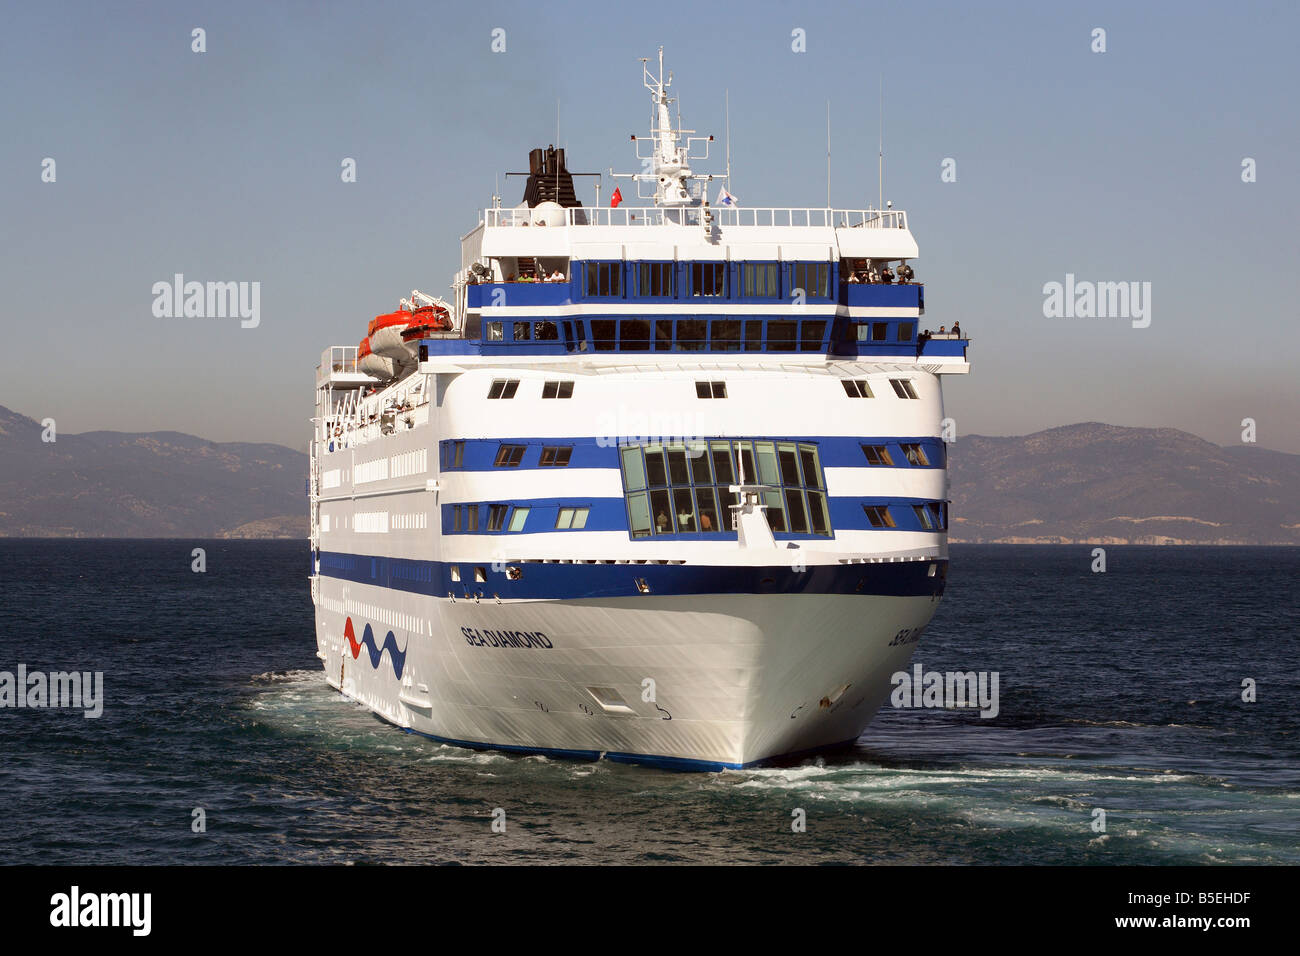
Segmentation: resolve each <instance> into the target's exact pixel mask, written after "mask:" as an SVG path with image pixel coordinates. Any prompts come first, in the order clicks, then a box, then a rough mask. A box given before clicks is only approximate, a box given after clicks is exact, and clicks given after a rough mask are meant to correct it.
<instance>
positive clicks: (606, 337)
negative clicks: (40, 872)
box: [591, 319, 618, 352]
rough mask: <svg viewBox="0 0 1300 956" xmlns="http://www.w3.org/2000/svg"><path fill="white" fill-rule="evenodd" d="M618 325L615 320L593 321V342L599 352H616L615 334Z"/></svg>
mask: <svg viewBox="0 0 1300 956" xmlns="http://www.w3.org/2000/svg"><path fill="white" fill-rule="evenodd" d="M617 328H618V323H617V322H615V321H614V320H613V319H592V320H591V341H592V344H593V345H595V346H596V351H598V352H612V351H614V332H615V330H616V329H617Z"/></svg>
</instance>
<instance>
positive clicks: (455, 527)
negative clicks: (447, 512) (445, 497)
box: [451, 505, 461, 532]
mask: <svg viewBox="0 0 1300 956" xmlns="http://www.w3.org/2000/svg"><path fill="white" fill-rule="evenodd" d="M460 518H461V507H460V505H452V506H451V530H452V531H453V532H456V531H459V530H460Z"/></svg>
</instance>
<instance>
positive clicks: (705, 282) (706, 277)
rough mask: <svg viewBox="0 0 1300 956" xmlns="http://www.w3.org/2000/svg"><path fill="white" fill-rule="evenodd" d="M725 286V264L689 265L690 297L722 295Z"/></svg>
mask: <svg viewBox="0 0 1300 956" xmlns="http://www.w3.org/2000/svg"><path fill="white" fill-rule="evenodd" d="M726 284H727V264H726V263H725V262H692V263H691V295H724V294H725V293H726Z"/></svg>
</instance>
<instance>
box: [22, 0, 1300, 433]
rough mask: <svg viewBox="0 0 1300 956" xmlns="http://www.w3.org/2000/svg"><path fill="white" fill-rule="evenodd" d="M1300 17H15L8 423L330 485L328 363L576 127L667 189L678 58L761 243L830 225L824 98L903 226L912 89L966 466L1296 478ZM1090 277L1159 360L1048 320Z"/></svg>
mask: <svg viewBox="0 0 1300 956" xmlns="http://www.w3.org/2000/svg"><path fill="white" fill-rule="evenodd" d="M1297 9H1298V8H1297V5H1296V4H1294V3H1291V2H1283V3H1272V4H1263V3H1260V4H1241V3H1233V4H1226V3H1225V4H1213V5H1209V4H1184V3H1179V4H1173V3H1170V4H1131V3H1116V4H1109V3H1087V4H1078V5H1074V7H1073V9H1067V8H1065V7H1064V5H1061V4H1048V3H1041V2H1031V3H1025V4H994V3H989V4H952V5H947V4H943V5H940V4H929V3H917V2H909V3H906V4H892V3H891V4H866V3H858V4H829V3H827V4H821V3H806V4H792V3H754V2H746V3H739V4H734V5H722V4H689V5H684V6H681V7H676V8H663V10H662V11H661V10H660V8H657V7H656V6H654V5H647V4H635V5H633V4H594V5H593V4H590V3H582V4H576V3H575V4H571V5H570V4H565V3H557V2H551V3H542V4H538V3H528V4H494V3H480V4H469V3H454V4H446V5H444V4H438V3H410V4H396V3H394V4H383V3H347V4H336V5H335V4H322V3H302V4H298V3H294V4H286V3H279V4H265V5H264V4H260V3H258V4H235V3H222V4H184V3H156V4H143V3H141V4H125V3H114V4H100V3H95V4H91V3H81V4H24V5H22V6H21V7H20V6H19V5H15V4H11V5H8V7H7V8H6V10H5V12H4V13H3V14H2V15H0V80H2V83H0V88H2V89H3V92H4V96H3V98H2V99H0V242H2V248H3V256H0V278H2V279H3V290H4V299H3V304H2V305H0V316H3V324H4V331H5V343H4V349H3V356H4V357H3V366H0V371H3V377H2V378H0V404H3V405H6V406H9V407H10V408H13V409H15V410H16V411H19V412H22V413H24V414H26V415H30V416H32V417H34V418H38V419H40V418H44V417H47V416H51V417H54V418H55V419H56V421H57V422H58V426H59V429H60V431H62V432H65V433H68V432H79V431H86V430H91V429H101V428H107V429H117V430H124V431H145V430H155V429H175V430H179V431H187V432H192V433H195V434H198V435H202V436H204V437H207V438H211V439H215V440H223V441H224V440H247V441H275V442H281V443H284V444H287V445H291V446H293V447H296V448H302V447H304V446H305V442H306V439H307V436H308V433H309V431H308V430H309V425H308V421H307V420H308V418H309V417H310V415H311V412H312V388H313V374H314V367H315V365H316V362H317V360H318V358H319V355H320V352H321V350H322V349H323V348H324V347H325V346H327V345H330V344H356V342H357V340H358V339H359V338H360V337H361V335H362V334H363V333H364V331H365V324H366V322H367V321H368V320H369V319H370V318H371V317H373V316H374V315H375V314H377V313H379V312H386V311H390V310H391V309H393V308H394V307H395V306H396V305H397V300H398V299H399V298H400V297H401V296H402V295H404V294H406V293H408V292H409V290H410V289H412V288H413V287H418V288H421V289H424V290H425V291H430V292H434V293H446V291H447V286H448V283H449V281H450V278H451V274H452V272H453V270H454V269H455V268H456V267H457V266H458V265H459V237H460V236H461V235H462V234H464V233H465V232H468V231H469V230H470V229H471V228H472V227H473V226H474V225H475V223H476V222H477V214H476V210H477V209H480V208H482V207H484V206H487V205H488V204H489V203H490V196H491V194H492V191H493V188H494V182H495V180H494V177H495V175H496V174H497V173H498V172H500V173H504V172H506V171H518V170H521V169H526V168H527V153H528V150H529V149H530V148H532V147H536V146H545V145H547V144H548V143H551V142H552V141H554V140H555V130H556V103H557V100H558V101H559V104H560V138H561V140H562V143H561V145H565V146H567V147H568V150H569V162H570V168H572V169H574V170H575V171H606V170H608V168H609V167H610V166H611V165H612V166H614V167H615V168H616V169H618V170H619V171H628V170H631V169H632V168H633V167H634V166H635V161H634V157H633V154H632V151H631V148H630V147H631V144H630V143H629V142H628V134H629V133H632V132H637V133H642V132H645V131H646V130H645V128H646V125H647V122H648V119H649V100H648V96H647V95H646V93H645V91H644V90H643V89H642V87H641V78H640V64H639V62H638V58H639V57H642V56H648V57H653V56H655V55H656V49H657V47H658V46H659V45H660V44H662V45H663V46H664V47H665V55H666V57H667V61H668V65H669V67H670V68H671V69H672V71H673V73H674V75H675V84H674V90H675V91H676V92H677V93H679V94H680V96H681V108H682V113H683V120H684V122H685V124H686V125H687V126H689V127H693V128H695V129H698V130H700V131H701V132H704V133H707V132H712V133H714V134H715V135H717V137H718V140H719V147H720V145H721V140H722V135H723V132H724V122H723V102H724V91H725V90H727V89H728V88H729V89H730V91H731V137H732V140H731V142H732V166H733V180H732V183H733V192H734V193H735V194H736V196H737V197H738V198H739V200H740V202H741V203H742V204H743V205H748V206H818V205H821V204H823V203H824V202H825V196H826V155H825V153H826V150H825V138H826V130H825V126H826V101H827V99H828V98H829V100H830V102H831V108H832V111H833V114H834V119H833V129H832V138H833V145H832V182H831V195H832V201H833V203H834V204H835V205H836V206H840V207H849V208H861V207H864V206H866V205H867V204H868V203H871V202H874V200H875V198H876V189H877V186H876V180H877V177H876V152H877V149H876V142H877V122H878V110H877V97H878V92H877V91H878V84H879V81H880V77H881V75H882V74H883V76H884V82H885V100H886V109H885V112H886V117H885V152H886V194H887V197H888V198H890V199H892V200H893V201H894V204H895V206H896V207H898V208H902V209H906V210H907V211H908V214H909V217H910V220H909V221H910V225H911V228H912V231H913V233H914V234H915V236H916V238H917V241H918V243H919V244H920V250H921V255H920V258H919V259H918V260H917V261H916V262H915V267H916V272H917V277H918V278H919V279H921V280H923V281H924V282H925V283H926V304H927V313H926V316H925V318H924V320H923V323H922V324H923V325H927V326H930V327H932V328H937V327H938V326H939V325H941V324H948V325H950V324H951V323H952V322H953V321H954V320H958V319H960V321H961V324H962V327H963V328H964V329H966V330H967V331H968V332H969V333H970V334H971V336H972V337H973V344H972V346H971V349H970V357H971V359H972V361H973V363H974V371H973V372H972V373H971V375H970V376H969V377H968V378H964V379H963V378H959V377H950V378H948V379H947V380H946V401H947V410H948V413H949V414H950V415H952V416H953V417H954V418H955V419H956V421H957V424H958V429H959V434H963V433H964V434H970V433H975V432H979V433H984V434H1023V433H1025V432H1029V431H1035V430H1038V429H1040V428H1045V427H1050V426H1054V425H1062V424H1068V423H1072V422H1078V421H1104V422H1110V423H1113V424H1123V425H1142V426H1174V427H1178V428H1183V429H1186V430H1188V431H1191V432H1194V433H1196V434H1198V435H1201V436H1203V437H1205V438H1208V439H1210V440H1212V441H1215V442H1218V443H1221V444H1228V443H1234V442H1237V441H1239V440H1240V433H1241V420H1242V419H1243V418H1246V417H1251V418H1254V419H1256V421H1257V422H1258V436H1259V443H1260V444H1261V445H1262V446H1265V447H1270V448H1276V449H1280V450H1284V451H1290V452H1300V397H1298V396H1300V390H1298V389H1297V387H1296V369H1297V358H1296V355H1297V347H1298V346H1300V331H1298V329H1297V326H1298V325H1300V313H1298V311H1297V305H1296V303H1297V302H1298V301H1300V289H1298V288H1297V285H1298V284H1300V280H1297V275H1298V274H1300V273H1298V271H1297V268H1296V256H1297V242H1296V235H1297V230H1298V229H1300V183H1298V181H1297V176H1298V175H1300V169H1298V168H1297V157H1300V124H1298V122H1297V115H1298V113H1297V108H1296V102H1295V97H1296V94H1297V90H1300V82H1297V81H1298V80H1300V67H1297V63H1298V62H1300V58H1298V57H1296V56H1295V53H1294V49H1293V46H1294V43H1295V39H1296V37H1297V36H1300V13H1297ZM195 27H202V28H203V29H204V30H206V43H207V52H205V53H201V54H199V53H194V52H192V51H191V43H192V40H191V30H192V29H193V28H195ZM495 28H502V29H504V30H505V31H506V32H505V40H506V52H504V53H493V52H492V51H491V43H492V31H493V30H494V29H495ZM796 28H797V29H802V30H804V31H806V46H807V50H806V52H802V53H797V52H793V51H792V48H791V47H792V43H793V42H794V41H793V40H792V36H791V33H792V31H793V30H795V29H796ZM1095 28H1102V29H1104V30H1105V31H1106V36H1105V42H1106V52H1104V53H1094V52H1092V49H1091V47H1092V45H1093V39H1092V32H1093V30H1094V29H1095ZM717 155H718V160H719V162H718V163H717V165H716V166H714V167H713V168H714V169H715V170H718V171H720V170H721V166H722V164H721V149H720V148H719V150H718V154H717ZM47 157H49V158H52V159H54V160H55V163H56V166H55V171H56V176H57V178H56V181H55V182H53V183H48V182H42V179H41V175H42V161H43V160H44V159H45V158H47ZM345 157H351V158H354V159H355V160H356V163H357V182H356V183H351V184H347V183H343V182H342V181H341V177H340V170H341V166H340V164H341V162H342V161H343V159H344V158H345ZM1246 157H1250V158H1252V159H1254V160H1255V163H1256V170H1257V180H1258V181H1257V182H1254V183H1243V182H1242V161H1243V159H1245V158H1246ZM946 158H951V159H953V160H955V170H956V181H955V182H942V181H941V176H940V174H941V171H942V163H943V161H944V160H945V159H946ZM697 171H701V169H700V168H697ZM502 182H503V183H504V182H505V181H504V179H503V180H502ZM588 182H589V181H587V180H582V181H580V185H579V191H580V197H581V198H582V199H583V200H584V201H585V202H590V201H591V198H592V195H593V193H592V189H591V187H590V185H588ZM609 191H610V185H609V181H608V179H607V180H606V183H605V186H604V188H603V190H602V195H603V196H605V197H606V198H607V197H608V195H609ZM504 193H505V198H506V202H507V203H514V202H517V201H518V199H519V196H520V195H521V194H522V180H517V179H512V180H510V184H509V185H508V186H507V187H506V188H505V190H504ZM177 272H180V273H184V274H185V276H186V277H187V279H197V280H200V281H208V280H214V281H258V282H260V283H261V324H260V326H259V327H257V328H255V329H243V328H240V323H239V321H238V319H210V318H205V319H197V318H192V319H184V318H176V319H169V318H156V317H154V315H153V313H152V311H151V307H152V304H153V300H154V296H153V293H152V286H153V284H154V283H155V282H158V281H163V280H170V279H171V277H172V275H173V274H174V273H177ZM1067 273H1073V274H1074V275H1075V276H1076V277H1077V279H1078V280H1090V281H1107V282H1109V281H1136V282H1149V283H1151V324H1150V326H1149V327H1148V328H1143V329H1136V328H1133V327H1132V325H1131V323H1130V322H1129V321H1128V320H1126V319H1122V318H1110V319H1098V318H1092V319H1082V318H1076V319H1054V318H1050V319H1049V318H1045V317H1044V314H1043V302H1044V295H1043V286H1044V283H1047V282H1052V281H1060V282H1063V281H1064V280H1065V276H1066V274H1067Z"/></svg>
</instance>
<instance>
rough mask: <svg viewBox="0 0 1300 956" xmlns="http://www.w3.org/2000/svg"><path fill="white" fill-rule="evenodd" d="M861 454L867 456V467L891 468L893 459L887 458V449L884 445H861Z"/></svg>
mask: <svg viewBox="0 0 1300 956" xmlns="http://www.w3.org/2000/svg"><path fill="white" fill-rule="evenodd" d="M862 454H864V455H866V456H867V464H868V465H877V466H881V467H885V468H888V467H891V466H892V465H893V464H894V459H893V458H891V457H889V449H888V448H887V447H885V446H884V445H863V446H862Z"/></svg>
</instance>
